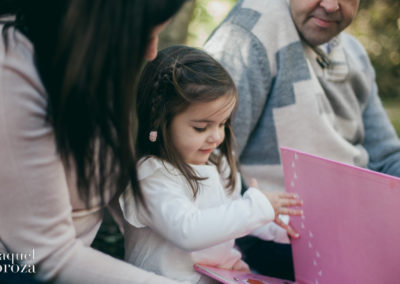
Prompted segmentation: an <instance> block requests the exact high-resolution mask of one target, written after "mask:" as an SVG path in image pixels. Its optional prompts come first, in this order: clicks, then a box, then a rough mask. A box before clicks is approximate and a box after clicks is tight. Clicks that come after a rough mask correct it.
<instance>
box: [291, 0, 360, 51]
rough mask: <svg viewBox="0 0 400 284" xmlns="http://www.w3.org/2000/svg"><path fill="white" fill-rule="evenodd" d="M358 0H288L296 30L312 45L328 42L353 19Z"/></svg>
mask: <svg viewBox="0 0 400 284" xmlns="http://www.w3.org/2000/svg"><path fill="white" fill-rule="evenodd" d="M359 3H360V0H290V12H291V14H292V17H293V20H294V22H295V24H296V27H297V30H298V31H299V33H300V34H301V35H302V36H303V38H304V39H305V40H306V41H307V42H308V43H309V44H310V45H312V46H316V45H320V44H323V43H326V42H328V41H329V40H331V39H332V38H333V37H335V36H336V35H338V34H339V33H340V32H341V31H343V30H344V29H345V28H346V27H347V26H348V25H350V23H351V22H352V21H353V19H354V17H355V15H356V13H357V10H358V5H359Z"/></svg>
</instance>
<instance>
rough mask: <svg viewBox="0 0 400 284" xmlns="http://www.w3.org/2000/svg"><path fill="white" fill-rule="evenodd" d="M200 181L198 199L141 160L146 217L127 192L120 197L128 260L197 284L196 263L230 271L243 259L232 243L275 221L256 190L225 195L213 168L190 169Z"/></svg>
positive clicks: (173, 176) (172, 173)
mask: <svg viewBox="0 0 400 284" xmlns="http://www.w3.org/2000/svg"><path fill="white" fill-rule="evenodd" d="M192 167H193V169H194V170H195V171H196V172H197V174H198V175H199V176H200V177H207V179H205V180H203V181H200V182H199V184H200V189H199V191H198V194H197V197H196V199H193V193H192V190H191V188H190V186H189V184H188V182H187V181H186V180H185V178H184V176H183V175H182V174H181V173H180V172H179V171H178V170H177V169H176V168H174V167H173V166H172V165H170V164H168V163H166V162H164V163H163V162H161V161H160V160H158V159H157V158H152V157H148V158H147V159H146V158H145V159H142V160H141V161H140V163H139V167H138V176H139V180H140V182H141V185H142V190H143V194H144V197H145V200H146V202H147V207H148V212H147V211H146V210H144V208H143V206H142V205H140V204H136V203H135V202H134V199H133V197H132V194H131V193H130V192H129V191H127V192H125V193H124V194H123V195H122V196H121V197H120V204H121V208H122V211H123V213H124V217H125V226H124V227H125V249H126V256H125V257H126V259H127V260H128V261H129V262H131V263H133V264H135V265H137V266H139V267H142V268H144V269H146V270H150V271H153V272H155V273H157V274H160V275H164V276H167V277H169V278H172V279H177V280H185V281H190V282H191V283H198V282H199V281H202V280H201V276H200V275H199V274H197V273H196V272H195V271H194V270H193V264H194V263H202V264H207V265H212V266H219V267H222V268H227V269H229V268H232V266H233V264H234V263H235V262H236V261H238V260H239V259H240V258H241V254H240V252H239V251H237V250H236V249H235V248H234V239H235V238H237V237H241V236H244V235H246V234H248V233H249V232H251V231H252V230H253V229H255V228H258V227H261V226H263V225H265V224H266V223H268V222H270V221H272V220H273V219H274V216H275V213H274V210H273V208H272V206H271V204H270V202H269V201H268V199H267V198H266V197H265V195H264V194H262V193H261V192H260V191H259V190H258V189H255V188H250V189H248V190H247V191H246V193H245V194H244V196H241V195H240V180H239V181H238V183H237V186H236V188H235V190H234V192H233V193H232V194H230V195H229V194H228V193H227V191H226V190H225V187H224V184H226V178H225V177H227V176H228V173H229V171H228V170H227V167H225V170H224V171H223V173H222V175H220V174H219V173H218V170H217V168H216V166H215V165H211V164H210V165H192Z"/></svg>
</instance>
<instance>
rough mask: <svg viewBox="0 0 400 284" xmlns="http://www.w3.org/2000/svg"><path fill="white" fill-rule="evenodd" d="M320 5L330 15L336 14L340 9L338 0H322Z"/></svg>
mask: <svg viewBox="0 0 400 284" xmlns="http://www.w3.org/2000/svg"><path fill="white" fill-rule="evenodd" d="M319 5H320V6H321V7H322V8H324V10H325V11H326V12H328V13H333V12H336V11H337V10H339V8H340V7H339V1H338V0H321V2H320V3H319Z"/></svg>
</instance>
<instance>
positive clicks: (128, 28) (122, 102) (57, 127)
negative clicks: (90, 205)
mask: <svg viewBox="0 0 400 284" xmlns="http://www.w3.org/2000/svg"><path fill="white" fill-rule="evenodd" d="M184 2H185V0H121V1H110V0H97V1H90V0H2V3H0V14H1V15H15V17H14V20H11V21H9V22H8V23H7V24H6V25H5V29H3V38H4V40H5V41H7V34H9V33H6V30H8V29H9V28H10V27H15V28H16V29H17V30H19V31H21V32H22V33H24V34H25V35H26V36H27V37H28V38H29V39H30V40H31V42H32V43H33V45H34V50H35V64H36V67H37V69H38V71H39V74H40V77H41V79H42V81H43V84H44V86H45V88H46V91H47V92H48V109H47V117H48V120H49V121H50V122H51V124H52V125H53V128H54V132H55V141H56V145H57V150H58V152H59V154H60V156H61V158H62V160H63V162H64V163H65V165H66V166H67V168H69V169H71V161H72V163H73V166H74V170H75V171H76V173H77V178H78V188H79V192H80V195H81V197H82V198H84V199H85V200H86V201H88V198H89V192H90V191H89V190H90V188H91V187H95V189H96V192H97V193H99V194H100V196H101V198H102V201H104V199H103V198H104V190H105V187H106V186H107V187H109V186H110V185H111V186H113V187H114V188H115V189H116V192H121V191H122V190H124V189H125V188H126V187H127V186H131V187H132V190H133V193H134V196H135V197H138V198H139V200H143V198H142V194H141V191H140V187H139V184H138V181H137V176H136V158H135V153H134V133H135V129H136V124H135V123H136V117H135V112H134V110H135V106H134V103H135V100H136V92H135V87H136V83H137V77H138V74H139V72H140V69H141V66H142V64H143V58H144V55H145V52H146V48H147V45H148V42H149V40H150V34H151V31H152V30H153V29H154V28H155V27H156V26H158V25H160V24H162V23H163V22H165V21H166V20H168V19H169V18H170V17H171V16H172V15H174V14H175V13H176V12H177V11H178V10H179V8H180V7H181V6H182V4H183V3H184ZM71 158H72V159H71Z"/></svg>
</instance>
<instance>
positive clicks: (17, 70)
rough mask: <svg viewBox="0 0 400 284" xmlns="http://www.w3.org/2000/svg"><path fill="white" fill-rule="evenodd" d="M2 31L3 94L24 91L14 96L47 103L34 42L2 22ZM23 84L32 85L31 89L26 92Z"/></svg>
mask: <svg viewBox="0 0 400 284" xmlns="http://www.w3.org/2000/svg"><path fill="white" fill-rule="evenodd" d="M0 32H1V35H0V76H1V78H0V80H1V81H2V84H1V85H2V88H1V89H2V92H1V93H2V95H5V94H9V93H20V92H22V91H23V92H24V94H25V96H15V95H13V97H12V98H13V99H19V98H24V99H29V98H30V99H31V100H32V101H34V102H38V101H41V103H45V102H46V101H47V96H46V92H45V88H44V86H43V84H42V81H41V79H40V76H39V73H38V71H37V68H36V64H35V56H34V47H33V44H32V43H31V41H30V40H29V39H28V38H27V37H26V36H25V35H24V34H22V33H21V32H19V31H18V30H17V29H15V28H14V27H9V28H7V29H6V30H4V24H0ZM23 86H31V91H29V92H26V88H25V89H24V87H23ZM24 90H25V91H24ZM26 95H29V96H26ZM44 106H45V107H46V103H45V104H44Z"/></svg>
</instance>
